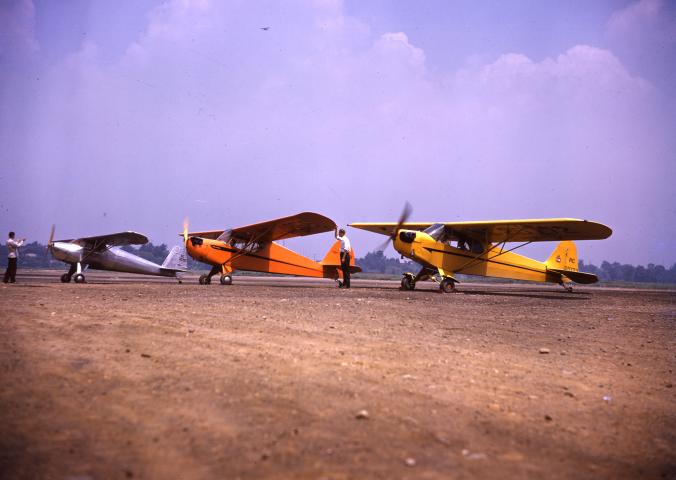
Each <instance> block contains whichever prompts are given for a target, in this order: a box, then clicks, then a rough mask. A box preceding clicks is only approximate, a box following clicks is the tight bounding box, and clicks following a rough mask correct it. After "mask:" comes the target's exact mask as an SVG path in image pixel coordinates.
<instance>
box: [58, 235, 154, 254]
mask: <svg viewBox="0 0 676 480" xmlns="http://www.w3.org/2000/svg"><path fill="white" fill-rule="evenodd" d="M70 243H74V244H76V245H80V246H81V247H83V248H85V249H87V250H103V249H106V248H108V247H121V246H123V245H144V244H146V243H148V237H146V236H145V235H141V234H140V233H136V232H120V233H111V234H109V235H99V236H96V237H82V238H77V239H75V240H71V241H70Z"/></svg>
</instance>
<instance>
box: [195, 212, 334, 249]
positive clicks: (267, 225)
mask: <svg viewBox="0 0 676 480" xmlns="http://www.w3.org/2000/svg"><path fill="white" fill-rule="evenodd" d="M335 229H336V224H335V222H334V221H333V220H331V219H330V218H327V217H325V216H323V215H320V214H318V213H313V212H302V213H298V214H296V215H291V216H290V217H283V218H276V219H274V220H268V221H267V222H261V223H255V224H253V225H246V226H244V227H237V228H233V229H231V230H228V231H227V234H228V235H227V236H228V238H234V239H237V240H241V241H245V242H249V241H255V242H258V243H267V242H274V241H275V240H284V239H287V238H293V237H303V236H306V235H314V234H316V233H324V232H331V231H333V230H335ZM224 233H226V231H225V230H209V231H204V232H190V233H188V235H189V236H191V237H193V236H194V237H202V238H212V239H216V238H218V237H220V236H221V235H222V234H224Z"/></svg>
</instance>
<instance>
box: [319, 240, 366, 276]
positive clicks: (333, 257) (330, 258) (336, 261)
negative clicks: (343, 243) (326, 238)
mask: <svg viewBox="0 0 676 480" xmlns="http://www.w3.org/2000/svg"><path fill="white" fill-rule="evenodd" d="M321 264H322V266H323V267H324V272H325V274H324V276H326V277H329V278H335V275H337V272H340V240H336V242H335V243H334V244H333V245H331V248H330V249H329V251H328V252H326V255H324V259H323V260H322V261H321ZM350 272H351V273H357V272H361V268H359V267H357V266H356V265H355V264H354V249H352V250H350ZM340 276H341V278H342V273H341V274H340Z"/></svg>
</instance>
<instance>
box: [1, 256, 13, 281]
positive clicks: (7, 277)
mask: <svg viewBox="0 0 676 480" xmlns="http://www.w3.org/2000/svg"><path fill="white" fill-rule="evenodd" d="M2 281H3V282H5V283H7V282H8V281H9V282H12V283H14V282H16V258H8V259H7V270H5V278H4V279H3V280H2Z"/></svg>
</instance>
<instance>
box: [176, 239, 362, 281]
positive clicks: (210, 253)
mask: <svg viewBox="0 0 676 480" xmlns="http://www.w3.org/2000/svg"><path fill="white" fill-rule="evenodd" d="M334 247H335V245H334ZM334 249H335V248H332V251H333V250H334ZM186 250H187V251H188V253H189V254H190V256H191V257H193V258H194V259H195V260H198V261H200V262H204V263H207V264H209V265H213V266H216V267H220V268H221V273H222V274H224V275H225V274H228V273H230V272H232V271H234V270H244V271H250V272H264V273H279V274H284V275H297V276H303V277H318V278H332V279H337V278H340V277H342V272H340V268H339V265H340V261H339V259H338V261H337V262H336V261H330V262H327V261H326V260H327V259H326V258H325V259H324V261H322V262H321V263H320V262H315V261H314V260H311V259H309V258H307V257H304V256H303V255H300V254H298V253H296V252H294V251H293V250H289V249H288V248H286V247H283V246H282V245H280V244H278V243H275V242H269V243H265V244H263V245H261V246H260V247H259V248H257V249H255V250H247V249H240V248H237V247H235V246H232V245H230V244H229V243H226V242H223V241H221V240H211V239H208V238H199V237H190V238H189V239H188V241H187V242H186ZM330 253H331V252H329V254H330ZM328 257H329V255H327V258H328ZM352 261H353V262H354V259H353V260H352Z"/></svg>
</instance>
